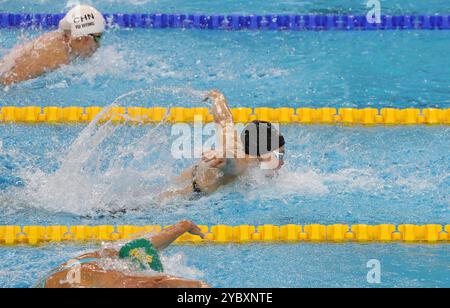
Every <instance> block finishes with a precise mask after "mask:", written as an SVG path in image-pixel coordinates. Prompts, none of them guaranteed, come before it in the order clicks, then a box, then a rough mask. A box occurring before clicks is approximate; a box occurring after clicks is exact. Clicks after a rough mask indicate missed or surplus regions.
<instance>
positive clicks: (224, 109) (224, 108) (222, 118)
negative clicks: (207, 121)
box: [208, 90, 234, 128]
mask: <svg viewBox="0 0 450 308" xmlns="http://www.w3.org/2000/svg"><path fill="white" fill-rule="evenodd" d="M208 98H209V99H211V101H212V106H211V112H212V114H213V116H214V122H216V123H217V124H219V125H220V126H221V127H222V128H225V127H227V125H234V122H233V114H232V113H231V109H230V107H229V106H228V102H227V99H226V98H225V95H223V93H221V92H220V91H218V90H212V91H210V92H209V93H208Z"/></svg>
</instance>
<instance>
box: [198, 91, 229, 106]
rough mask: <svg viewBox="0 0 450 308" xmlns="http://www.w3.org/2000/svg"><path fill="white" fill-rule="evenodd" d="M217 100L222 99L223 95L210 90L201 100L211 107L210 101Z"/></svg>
mask: <svg viewBox="0 0 450 308" xmlns="http://www.w3.org/2000/svg"><path fill="white" fill-rule="evenodd" d="M219 98H222V99H224V98H225V97H224V95H223V94H222V92H220V91H219V90H215V89H214V90H211V91H209V92H208V94H206V97H205V98H204V99H203V103H209V105H212V102H211V101H214V100H217V99H219Z"/></svg>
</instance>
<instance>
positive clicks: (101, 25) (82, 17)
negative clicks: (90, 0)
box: [59, 5, 106, 38]
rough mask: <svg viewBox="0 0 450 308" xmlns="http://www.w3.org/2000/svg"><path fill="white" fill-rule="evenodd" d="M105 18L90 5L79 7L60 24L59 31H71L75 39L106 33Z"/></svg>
mask: <svg viewBox="0 0 450 308" xmlns="http://www.w3.org/2000/svg"><path fill="white" fill-rule="evenodd" d="M105 25H106V22H105V18H104V17H103V15H102V14H101V13H100V12H99V11H97V10H96V9H94V8H93V7H91V6H88V5H77V6H76V7H74V8H73V9H71V10H70V11H69V13H67V15H66V16H65V17H64V19H62V20H61V21H60V22H59V29H60V30H63V31H70V32H71V36H72V37H73V38H77V37H83V36H88V35H89V34H95V33H103V31H105Z"/></svg>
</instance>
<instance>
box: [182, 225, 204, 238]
mask: <svg viewBox="0 0 450 308" xmlns="http://www.w3.org/2000/svg"><path fill="white" fill-rule="evenodd" d="M182 224H184V225H185V227H186V232H188V233H190V234H193V235H198V236H200V237H201V238H202V239H203V238H205V235H204V234H203V232H202V230H200V228H199V226H197V225H196V224H195V223H193V222H192V221H189V220H184V221H183V222H182Z"/></svg>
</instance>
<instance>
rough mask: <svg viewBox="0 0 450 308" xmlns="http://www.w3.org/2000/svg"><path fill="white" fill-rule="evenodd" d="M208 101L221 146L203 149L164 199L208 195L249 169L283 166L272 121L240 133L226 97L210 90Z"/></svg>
mask: <svg viewBox="0 0 450 308" xmlns="http://www.w3.org/2000/svg"><path fill="white" fill-rule="evenodd" d="M207 100H211V103H212V106H211V107H212V108H211V109H212V113H213V115H214V121H215V123H216V124H217V126H218V137H219V139H220V140H221V142H219V145H220V149H215V150H210V151H207V152H205V153H204V154H203V157H202V160H201V161H200V162H198V163H197V164H196V165H194V166H192V167H190V168H189V169H187V170H186V171H184V172H183V173H182V174H181V176H180V178H179V179H178V181H177V182H178V184H180V185H181V187H182V189H179V190H176V191H170V192H167V193H165V194H164V195H163V198H170V197H173V196H178V195H185V196H189V195H207V194H211V193H213V192H215V191H216V190H217V189H218V188H220V187H221V186H224V185H226V184H229V183H231V182H233V181H234V180H236V179H237V178H238V177H239V176H241V175H243V174H245V173H246V172H247V171H248V170H250V169H251V168H255V167H256V168H258V167H259V168H261V169H264V170H269V172H271V173H273V171H276V170H279V169H280V168H281V167H282V166H283V165H284V156H285V140H284V137H283V136H282V135H281V134H280V133H279V131H278V130H277V129H276V128H275V127H274V126H273V125H272V124H271V123H268V122H263V121H253V122H252V123H250V124H248V125H247V126H246V127H245V129H244V130H243V132H242V134H241V135H240V136H239V134H238V132H237V130H236V127H235V124H234V121H233V115H232V113H231V110H230V108H229V106H228V103H227V100H226V98H225V96H224V95H223V94H222V93H221V92H219V91H218V90H213V91H210V92H209V94H208V97H207Z"/></svg>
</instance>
